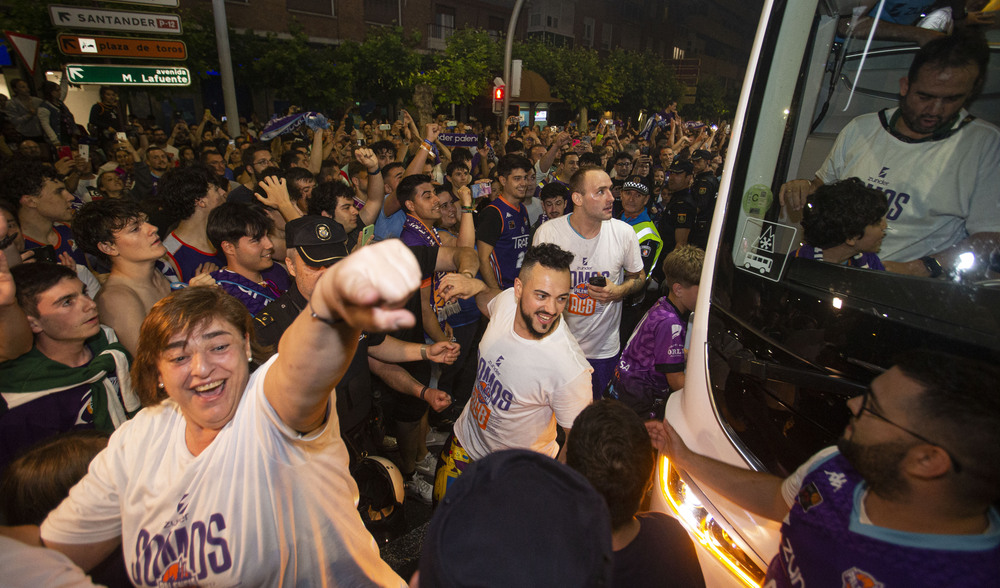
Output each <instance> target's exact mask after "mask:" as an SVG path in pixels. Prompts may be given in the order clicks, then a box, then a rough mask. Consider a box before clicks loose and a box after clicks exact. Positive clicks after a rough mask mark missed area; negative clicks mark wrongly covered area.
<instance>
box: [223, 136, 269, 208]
mask: <svg viewBox="0 0 1000 588" xmlns="http://www.w3.org/2000/svg"><path fill="white" fill-rule="evenodd" d="M243 157H244V158H245V159H244V160H243V161H244V166H243V167H244V168H246V172H247V177H249V178H250V182H249V183H248V184H242V185H239V186H237V187H235V188H233V190H232V191H231V192H229V197H228V198H227V199H226V200H227V201H229V202H245V203H248V204H249V203H253V202H256V201H257V199H256V198H254V195H253V191H254V189H255V188H256V187H257V182H259V181H261V180H263V179H264V176H263V173H264V170H266V169H267V168H269V167H274V166H276V165H277V164H276V163H275V162H274V157H273V156H272V155H271V148H270V147H268V145H267V144H266V143H255V144H253V145H252V146H250V147H248V148H247V150H246V151H244V152H243Z"/></svg>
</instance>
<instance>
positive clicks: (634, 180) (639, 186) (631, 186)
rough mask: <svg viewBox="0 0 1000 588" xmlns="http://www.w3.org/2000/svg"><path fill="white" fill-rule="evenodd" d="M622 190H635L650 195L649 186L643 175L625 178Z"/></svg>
mask: <svg viewBox="0 0 1000 588" xmlns="http://www.w3.org/2000/svg"><path fill="white" fill-rule="evenodd" d="M622 190H635V191H636V192H638V193H640V194H642V195H643V196H649V187H648V186H647V185H646V184H644V183H643V182H642V176H629V177H627V178H625V184H624V185H623V186H622Z"/></svg>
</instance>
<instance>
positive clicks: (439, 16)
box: [431, 4, 455, 39]
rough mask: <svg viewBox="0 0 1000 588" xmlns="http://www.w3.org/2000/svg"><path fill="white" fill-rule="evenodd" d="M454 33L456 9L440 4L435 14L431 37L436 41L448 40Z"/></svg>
mask: <svg viewBox="0 0 1000 588" xmlns="http://www.w3.org/2000/svg"><path fill="white" fill-rule="evenodd" d="M453 32H455V8H454V7H452V6H441V5H440V4H439V5H438V6H437V8H436V11H435V13H434V26H433V27H432V29H431V36H432V37H434V38H435V39H447V38H448V37H450V36H451V34H452V33H453Z"/></svg>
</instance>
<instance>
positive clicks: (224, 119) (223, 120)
mask: <svg viewBox="0 0 1000 588" xmlns="http://www.w3.org/2000/svg"><path fill="white" fill-rule="evenodd" d="M219 120H220V121H222V122H226V121H227V120H229V119H227V118H226V117H225V116H223V117H222V118H220V119H219Z"/></svg>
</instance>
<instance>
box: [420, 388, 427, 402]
mask: <svg viewBox="0 0 1000 588" xmlns="http://www.w3.org/2000/svg"><path fill="white" fill-rule="evenodd" d="M424 392H427V386H424V387H423V388H421V389H420V399H421V400H427V399H426V398H424Z"/></svg>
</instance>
